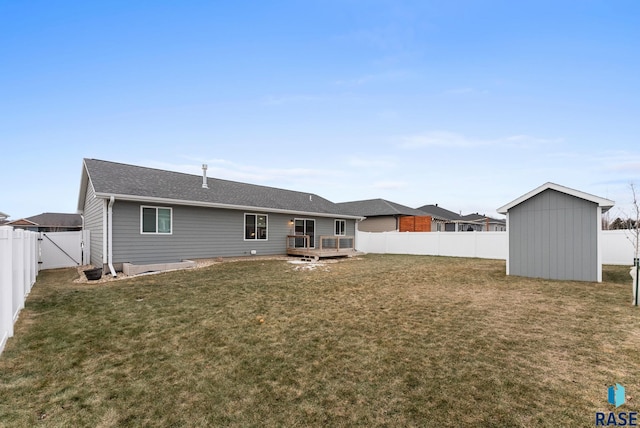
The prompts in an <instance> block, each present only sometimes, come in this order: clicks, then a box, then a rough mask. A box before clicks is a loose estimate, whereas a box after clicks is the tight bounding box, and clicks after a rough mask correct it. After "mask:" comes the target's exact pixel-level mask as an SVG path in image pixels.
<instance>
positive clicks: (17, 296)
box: [11, 229, 24, 322]
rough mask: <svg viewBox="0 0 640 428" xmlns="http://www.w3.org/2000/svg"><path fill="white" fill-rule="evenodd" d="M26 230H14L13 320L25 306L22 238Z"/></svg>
mask: <svg viewBox="0 0 640 428" xmlns="http://www.w3.org/2000/svg"><path fill="white" fill-rule="evenodd" d="M23 236H24V231H23V230H22V229H15V230H14V231H13V266H12V271H13V277H12V278H11V279H12V282H13V321H14V322H15V321H16V320H17V319H18V313H20V310H21V309H22V308H24V286H23V284H24V278H23V277H24V268H23V267H22V266H23V265H24V260H23V258H22V255H23V249H22V247H23V246H24V242H23V240H22V238H23Z"/></svg>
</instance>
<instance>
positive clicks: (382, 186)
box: [372, 181, 408, 190]
mask: <svg viewBox="0 0 640 428" xmlns="http://www.w3.org/2000/svg"><path fill="white" fill-rule="evenodd" d="M407 186H408V183H406V182H405V181H376V182H374V183H373V185H372V187H373V188H374V189H377V190H400V189H405V188H406V187H407Z"/></svg>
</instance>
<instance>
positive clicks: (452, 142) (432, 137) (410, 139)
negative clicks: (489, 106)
mask: <svg viewBox="0 0 640 428" xmlns="http://www.w3.org/2000/svg"><path fill="white" fill-rule="evenodd" d="M398 140H399V146H400V147H401V148H404V149H419V148H424V147H454V148H474V147H490V146H496V147H518V148H525V147H534V146H540V145H546V144H553V143H561V142H562V141H563V139H562V138H540V137H533V136H530V135H512V136H507V137H500V138H495V139H481V138H475V137H469V136H466V135H462V134H458V133H455V132H449V131H430V132H425V133H422V134H415V135H406V136H401V137H399V138H398Z"/></svg>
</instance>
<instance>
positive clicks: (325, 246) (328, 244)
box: [320, 236, 355, 251]
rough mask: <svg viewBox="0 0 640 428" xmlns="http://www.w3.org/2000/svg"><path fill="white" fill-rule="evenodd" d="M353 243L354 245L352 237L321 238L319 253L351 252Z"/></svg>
mask: <svg viewBox="0 0 640 428" xmlns="http://www.w3.org/2000/svg"><path fill="white" fill-rule="evenodd" d="M354 243H355V237H354V236H321V237H320V251H327V250H336V251H340V250H353V249H354Z"/></svg>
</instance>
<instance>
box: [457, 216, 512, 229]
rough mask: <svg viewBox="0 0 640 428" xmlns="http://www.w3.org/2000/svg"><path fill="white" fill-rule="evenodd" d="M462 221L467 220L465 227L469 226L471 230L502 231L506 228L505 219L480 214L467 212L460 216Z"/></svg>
mask: <svg viewBox="0 0 640 428" xmlns="http://www.w3.org/2000/svg"><path fill="white" fill-rule="evenodd" d="M461 218H462V221H463V222H467V223H466V226H467V229H468V228H469V227H471V228H473V230H477V231H482V232H504V231H505V230H507V221H506V220H503V219H499V218H492V217H488V216H485V215H482V214H478V213H475V214H467V215H463V216H461Z"/></svg>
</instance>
